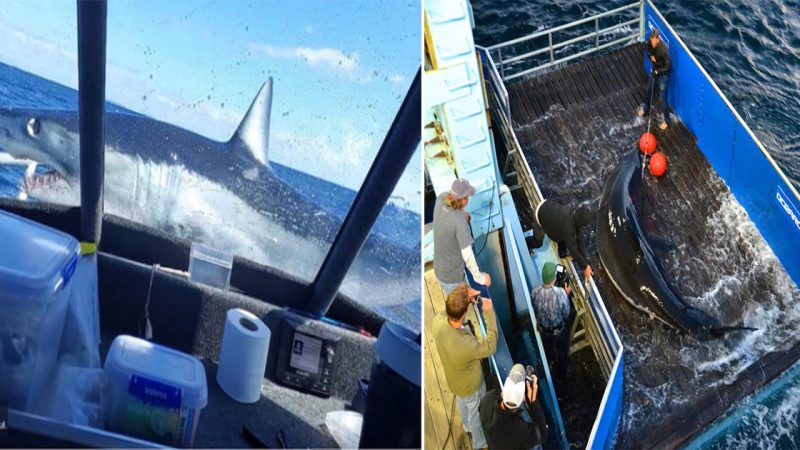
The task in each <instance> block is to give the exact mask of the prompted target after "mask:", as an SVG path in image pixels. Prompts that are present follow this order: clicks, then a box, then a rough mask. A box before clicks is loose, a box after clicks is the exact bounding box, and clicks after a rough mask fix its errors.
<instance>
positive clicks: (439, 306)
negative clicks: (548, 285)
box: [423, 264, 472, 449]
mask: <svg viewBox="0 0 800 450" xmlns="http://www.w3.org/2000/svg"><path fill="white" fill-rule="evenodd" d="M425 269H426V270H425V289H424V296H425V299H424V300H423V308H424V310H425V313H424V316H423V317H424V318H425V322H424V324H423V325H424V330H425V332H424V337H425V345H424V349H425V364H424V367H425V389H424V393H425V444H424V448H432V449H433V448H435V449H470V448H472V444H471V441H470V439H469V436H468V435H467V433H465V432H464V427H463V425H462V423H461V417H460V416H459V414H458V406H457V405H455V403H454V396H453V393H452V392H450V389H449V388H448V387H447V380H446V379H445V375H444V370H443V369H442V367H441V361H440V360H439V353H438V348H437V347H436V342H434V340H433V337H432V336H431V334H430V331H431V320H432V319H433V316H435V315H436V314H437V313H439V312H441V311H444V293H443V292H442V289H441V288H440V287H439V283H437V281H436V276H435V275H434V274H433V265H431V264H429V265H428V266H426V268H425ZM448 434H449V436H448Z"/></svg>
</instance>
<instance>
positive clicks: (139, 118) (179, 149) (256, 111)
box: [0, 79, 418, 266]
mask: <svg viewBox="0 0 800 450" xmlns="http://www.w3.org/2000/svg"><path fill="white" fill-rule="evenodd" d="M271 104H272V79H269V80H268V81H267V82H266V83H264V85H263V86H262V88H261V90H260V91H259V93H258V95H257V96H256V97H255V99H254V101H253V103H252V104H251V106H250V108H249V110H248V111H247V114H246V115H245V116H244V118H243V119H242V121H241V124H240V125H239V127H238V129H237V130H236V132H235V133H234V134H233V136H232V137H231V138H230V140H228V141H227V142H218V141H214V140H211V139H208V138H205V137H203V136H200V135H198V134H195V133H192V132H190V131H187V130H185V129H182V128H179V127H176V126H174V125H170V124H167V123H164V122H160V121H158V120H154V119H152V118H149V117H146V116H143V115H138V114H133V113H123V112H106V115H105V142H106V175H105V191H106V205H109V204H114V205H116V209H117V211H120V210H121V211H122V212H121V213H119V214H120V215H128V214H127V212H128V211H127V209H126V208H128V207H130V208H133V207H134V206H135V205H133V204H132V202H133V200H131V199H135V200H136V201H137V202H138V203H139V204H145V206H147V204H150V203H153V204H154V203H158V204H159V205H160V206H158V208H160V209H162V210H165V211H167V212H168V211H169V210H170V209H171V208H172V207H173V206H174V203H175V201H173V203H169V202H168V200H167V199H169V197H170V191H174V190H176V188H175V186H176V185H178V184H180V185H181V187H180V189H182V190H183V191H187V190H192V192H193V194H192V195H193V196H194V197H195V198H196V197H201V199H200V201H202V200H203V199H202V197H203V195H206V194H207V195H216V191H219V190H225V191H227V192H230V193H232V195H229V196H227V197H224V198H225V199H228V200H220V201H217V203H225V202H227V203H235V205H233V204H232V205H228V206H227V207H228V208H229V209H232V208H236V207H237V206H236V205H246V206H249V207H250V208H252V210H254V211H256V212H257V213H258V215H260V216H262V217H268V218H269V219H270V220H271V221H272V222H274V223H277V224H278V225H280V227H281V228H282V229H283V230H280V231H281V232H283V231H284V230H285V231H287V232H288V233H292V234H294V235H297V236H299V237H301V238H302V239H304V240H313V241H316V242H319V243H322V244H323V245H322V248H325V247H326V246H327V245H328V244H329V243H330V242H332V241H333V239H334V237H335V235H336V233H337V231H338V229H339V226H340V224H341V222H342V218H340V217H337V216H335V215H334V214H332V213H331V212H329V210H326V209H325V208H323V207H322V206H321V205H319V204H317V203H315V202H314V201H312V200H313V199H311V198H309V197H308V196H306V195H303V194H301V193H299V192H298V191H297V189H295V188H294V187H293V186H291V185H288V184H287V183H285V182H284V181H283V180H281V179H280V178H279V177H278V176H277V175H276V174H275V172H274V171H273V170H272V168H271V167H270V164H269V162H268V159H267V155H268V142H269V125H270V111H271ZM78 125H79V120H78V114H77V111H74V110H73V111H65V110H27V109H8V108H5V109H4V108H0V151H2V152H5V153H7V154H8V155H10V156H11V157H13V158H14V159H15V160H16V161H17V163H18V164H19V163H20V161H21V162H22V163H24V164H28V165H29V167H28V170H26V172H25V177H24V178H25V179H24V181H23V182H22V183H21V186H22V192H21V193H22V194H23V196H25V195H28V194H30V195H34V196H35V195H36V194H37V192H36V191H37V190H42V188H44V187H46V186H47V185H48V184H52V183H54V182H60V183H63V182H66V183H67V184H68V185H69V186H71V187H72V189H71V190H72V191H77V189H76V187H77V186H79V177H80V161H79V160H80V158H79V135H78V130H79V127H78ZM37 164H39V165H43V166H46V167H49V168H51V169H52V170H51V171H49V172H45V173H42V171H41V170H39V171H37V170H34V169H35V168H36V165H37ZM192 180H194V181H192ZM197 180H201V181H197ZM181 195H182V196H183V197H182V199H183V198H185V197H186V195H185V193H183V194H181ZM216 206H220V207H221V206H225V205H219V204H217V205H214V206H211V207H207V208H206V210H211V209H213V208H214V207H216ZM150 207H151V209H154V208H156V206H155V205H150ZM184 208H185V206H184ZM107 209H108V208H107ZM240 209H241V208H240ZM147 214H148V212H140V213H138V215H147ZM215 214H217V215H219V214H220V213H218V212H216V213H215ZM134 215H135V214H134ZM184 215H185V214H184ZM196 216H197V215H195V217H196ZM251 216H252V215H251ZM128 218H131V217H128ZM134 219H136V218H134ZM146 219H147V218H144V219H140V220H139V221H143V222H146ZM223 219H224V217H223ZM200 220H202V217H200ZM173 222H180V220H174V218H173ZM195 222H196V221H195ZM223 223H225V221H224V220H223ZM149 225H153V224H152V223H149ZM237 225H238V224H233V227H236V226H237ZM241 225H244V224H241ZM170 226H178V227H181V226H184V225H183V224H180V223H178V224H175V223H173V224H170ZM187 226H195V225H187ZM219 228H220V232H221V233H224V232H225V230H222V228H224V227H219ZM252 228H253V229H254V232H261V233H269V232H270V231H269V230H259V229H256V227H252ZM275 229H276V230H277V229H278V227H275ZM187 234H191V233H187ZM251 234H252V233H251ZM278 239H280V238H279V237H276V238H274V240H278ZM364 249H365V250H368V251H370V253H371V256H372V257H374V258H378V259H380V260H382V261H383V262H384V263H386V264H382V265H384V266H386V265H388V266H391V265H392V260H394V263H396V262H397V261H396V260H397V259H402V260H409V261H411V260H413V259H414V257H415V255H413V254H410V253H409V249H408V248H401V247H398V246H396V245H393V243H389V242H386V239H385V238H384V237H382V236H380V235H376V233H372V234H371V235H370V237H369V238H368V240H367V242H366V244H365V247H364ZM290 250H291V249H290ZM296 251H297V252H298V254H299V255H302V253H303V248H297V249H296ZM407 253H409V254H407ZM416 258H418V254H417V255H416Z"/></svg>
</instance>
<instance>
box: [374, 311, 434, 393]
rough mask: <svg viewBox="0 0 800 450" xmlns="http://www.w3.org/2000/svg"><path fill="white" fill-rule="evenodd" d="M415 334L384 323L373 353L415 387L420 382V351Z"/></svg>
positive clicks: (396, 325)
mask: <svg viewBox="0 0 800 450" xmlns="http://www.w3.org/2000/svg"><path fill="white" fill-rule="evenodd" d="M416 339H417V334H416V333H414V332H413V331H411V330H409V329H408V328H405V327H403V326H401V325H398V324H396V323H392V322H388V321H387V322H384V323H383V326H382V327H381V332H380V334H379V335H378V340H377V341H375V352H376V353H377V354H378V358H380V359H381V360H382V361H383V362H384V363H385V364H386V365H387V366H389V367H390V368H391V369H392V370H394V371H395V372H397V373H398V374H399V375H400V376H401V377H403V378H405V379H406V380H407V381H408V382H410V383H413V384H414V385H415V386H420V385H421V381H422V364H421V362H420V361H421V360H422V349H421V348H420V345H419V344H418V343H417V341H416Z"/></svg>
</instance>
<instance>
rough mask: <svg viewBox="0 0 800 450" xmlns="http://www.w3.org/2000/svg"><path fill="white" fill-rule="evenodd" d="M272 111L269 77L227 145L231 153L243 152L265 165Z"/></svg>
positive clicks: (270, 80) (239, 153)
mask: <svg viewBox="0 0 800 450" xmlns="http://www.w3.org/2000/svg"><path fill="white" fill-rule="evenodd" d="M271 110H272V77H270V78H269V79H268V80H267V81H266V82H265V83H264V85H263V86H261V90H259V91H258V95H256V98H255V99H254V100H253V103H252V104H251V105H250V108H249V109H248V110H247V114H245V115H244V118H243V119H242V122H241V123H240V124H239V128H237V129H236V132H235V133H233V136H232V137H231V139H230V141H228V145H230V150H231V152H233V153H235V154H237V155H242V154H243V153H244V152H246V153H247V154H249V156H250V157H251V158H253V159H255V160H256V161H259V162H260V163H262V164H264V165H267V161H268V159H267V155H268V154H269V153H268V152H269V116H270V112H271Z"/></svg>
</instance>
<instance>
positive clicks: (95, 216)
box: [78, 0, 107, 244]
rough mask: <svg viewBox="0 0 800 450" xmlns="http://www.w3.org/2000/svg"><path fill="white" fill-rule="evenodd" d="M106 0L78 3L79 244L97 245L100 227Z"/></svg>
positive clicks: (102, 174) (80, 0) (101, 215)
mask: <svg viewBox="0 0 800 450" xmlns="http://www.w3.org/2000/svg"><path fill="white" fill-rule="evenodd" d="M106 12H107V3H106V0H78V112H79V115H80V124H79V129H80V165H81V236H80V238H81V241H84V242H90V243H95V244H98V243H99V242H100V234H101V227H102V223H103V178H104V169H105V155H104V149H105V135H104V131H103V119H104V115H105V100H106Z"/></svg>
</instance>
